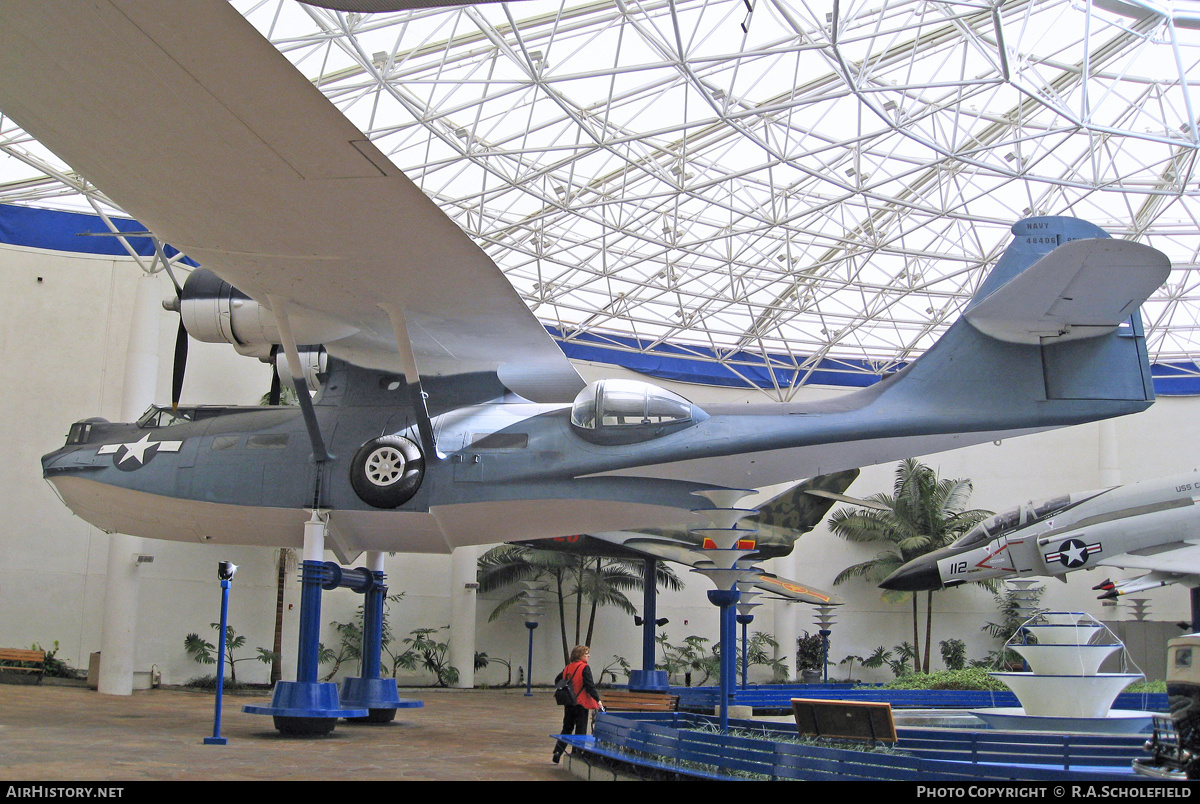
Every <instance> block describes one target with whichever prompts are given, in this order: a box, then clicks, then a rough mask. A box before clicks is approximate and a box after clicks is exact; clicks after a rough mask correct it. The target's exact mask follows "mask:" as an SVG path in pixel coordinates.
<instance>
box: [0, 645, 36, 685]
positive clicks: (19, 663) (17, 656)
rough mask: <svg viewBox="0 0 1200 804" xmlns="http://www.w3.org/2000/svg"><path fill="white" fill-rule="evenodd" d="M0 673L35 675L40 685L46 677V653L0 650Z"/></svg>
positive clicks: (11, 649) (10, 649) (16, 649)
mask: <svg viewBox="0 0 1200 804" xmlns="http://www.w3.org/2000/svg"><path fill="white" fill-rule="evenodd" d="M30 665H32V666H30ZM0 671H12V672H14V673H37V674H38V683H39V684H40V683H42V679H43V678H44V677H45V675H46V651H44V650H23V649H21V648H0Z"/></svg>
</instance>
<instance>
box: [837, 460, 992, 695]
mask: <svg viewBox="0 0 1200 804" xmlns="http://www.w3.org/2000/svg"><path fill="white" fill-rule="evenodd" d="M971 491H972V484H971V481H970V480H967V479H959V480H942V479H941V478H939V477H938V476H937V473H936V472H935V471H934V470H933V469H932V468H930V467H928V466H926V465H924V464H922V463H921V462H919V461H917V460H915V459H912V458H910V459H908V460H905V461H902V462H901V463H900V464H899V466H898V467H897V468H896V477H895V482H894V484H893V488H892V493H891V494H890V495H889V494H873V495H871V496H870V497H868V498H867V499H868V500H870V501H872V502H874V503H878V504H880V505H882V506H883V508H867V507H863V506H859V507H857V508H855V509H847V508H843V509H839V510H838V511H835V512H834V513H833V515H832V516H831V517H830V519H829V527H830V528H831V529H832V530H833V532H834V533H835V534H837V535H838V536H840V537H842V538H843V539H846V540H847V541H852V542H858V543H860V544H866V545H872V546H874V547H876V548H877V549H878V552H877V553H876V554H875V557H874V558H872V559H869V560H867V561H863V562H860V563H858V564H854V565H852V566H849V567H847V568H846V569H844V570H842V572H841V573H839V574H838V576H837V577H836V578H834V580H833V583H834V585H835V586H837V585H839V584H842V583H844V582H846V581H848V580H850V579H851V578H866V579H868V580H870V581H871V582H872V583H874V584H878V583H880V582H881V581H883V580H884V579H885V578H886V577H887V576H889V575H891V574H892V573H893V572H895V571H896V570H897V569H899V568H900V567H901V566H903V565H904V564H906V563H908V562H909V561H912V560H913V559H915V558H919V557H921V556H923V555H926V554H928V553H931V552H933V551H934V550H938V549H940V548H942V547H946V546H948V545H950V544H952V543H954V542H955V541H956V540H957V539H958V538H959V537H960V536H963V535H964V534H966V533H967V531H969V530H970V529H971V528H973V527H975V525H976V524H978V523H979V522H981V521H982V520H984V519H986V518H987V517H989V516H991V513H992V512H991V511H983V510H978V509H968V508H967V507H966V505H967V501H968V499H969V498H970V496H971ZM904 595H909V596H910V597H911V601H912V628H913V643H914V644H915V645H917V646H920V645H921V635H920V623H919V621H918V602H917V601H918V593H916V592H885V593H884V598H885V599H898V598H899V597H901V596H904ZM925 611H926V616H925V643H924V652H923V657H922V656H921V655H920V652H919V651H914V653H913V655H912V657H911V658H912V659H913V669H914V670H918V671H919V670H925V671H928V670H929V655H930V646H931V641H932V627H933V625H932V623H933V592H932V591H929V592H926V593H925Z"/></svg>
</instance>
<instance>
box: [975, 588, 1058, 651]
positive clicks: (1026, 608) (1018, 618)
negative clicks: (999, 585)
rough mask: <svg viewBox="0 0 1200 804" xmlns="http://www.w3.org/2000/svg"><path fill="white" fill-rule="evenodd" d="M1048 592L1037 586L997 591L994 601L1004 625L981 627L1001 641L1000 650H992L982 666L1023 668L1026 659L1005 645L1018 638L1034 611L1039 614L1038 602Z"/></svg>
mask: <svg viewBox="0 0 1200 804" xmlns="http://www.w3.org/2000/svg"><path fill="white" fill-rule="evenodd" d="M1045 591H1046V589H1045V587H1042V586H1033V587H1030V588H1028V589H1017V588H1015V587H1005V588H1004V589H1003V591H995V592H993V593H992V598H993V599H994V600H995V601H996V608H997V609H998V611H999V614H1000V622H989V623H987V624H986V625H984V626H983V627H982V628H980V629H979V630H980V631H986V632H987V633H988V634H990V635H991V636H993V637H995V638H996V639H997V640H999V641H1000V646H999V647H998V648H996V650H993V651H990V652H989V653H988V655H987V658H986V659H985V660H983V661H982V662H979V664H981V665H983V666H987V667H1009V666H1015V665H1021V664H1022V659H1021V656H1020V654H1018V653H1017V652H1016V651H1011V650H1008V649H1007V648H1005V647H1004V646H1005V644H1007V643H1008V641H1009V640H1010V639H1012V638H1013V637H1015V636H1016V635H1017V632H1018V631H1019V630H1020V628H1021V626H1022V625H1024V624H1025V621H1026V620H1028V619H1029V617H1030V616H1032V615H1031V614H1030V612H1035V611H1038V610H1039V609H1038V603H1039V602H1040V601H1041V599H1042V594H1043V593H1045Z"/></svg>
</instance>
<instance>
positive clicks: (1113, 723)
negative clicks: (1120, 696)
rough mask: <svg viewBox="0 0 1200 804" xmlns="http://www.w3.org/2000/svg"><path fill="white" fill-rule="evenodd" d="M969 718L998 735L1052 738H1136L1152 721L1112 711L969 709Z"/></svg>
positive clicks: (1144, 714)
mask: <svg viewBox="0 0 1200 804" xmlns="http://www.w3.org/2000/svg"><path fill="white" fill-rule="evenodd" d="M968 714H970V715H973V716H974V717H977V718H979V719H980V720H982V721H983V722H984V723H986V724H987V725H988V728H990V729H996V730H997V731H1041V732H1048V733H1051V734H1062V733H1064V732H1083V733H1086V734H1137V733H1139V732H1144V731H1149V730H1150V727H1151V726H1152V725H1153V722H1154V718H1153V716H1152V715H1151V714H1150V713H1149V712H1138V711H1136V710H1132V709H1113V710H1111V711H1109V713H1108V717H1033V716H1031V715H1027V714H1025V710H1024V709H1022V708H1021V707H1019V706H1009V707H997V708H995V709H972V710H970V711H969V712H968Z"/></svg>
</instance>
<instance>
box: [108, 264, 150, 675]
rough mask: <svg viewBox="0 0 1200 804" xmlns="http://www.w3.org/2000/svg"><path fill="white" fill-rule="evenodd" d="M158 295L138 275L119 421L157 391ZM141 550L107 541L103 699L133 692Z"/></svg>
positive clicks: (118, 538) (137, 412) (115, 537)
mask: <svg viewBox="0 0 1200 804" xmlns="http://www.w3.org/2000/svg"><path fill="white" fill-rule="evenodd" d="M161 293H162V292H161V290H160V284H159V281H158V275H157V274H143V275H142V277H141V278H140V279H138V283H137V292H136V295H135V296H134V301H133V315H132V317H131V320H130V324H129V343H128V345H127V347H126V350H125V386H124V390H123V392H122V395H121V419H122V421H127V422H131V421H134V420H136V419H137V418H138V417H139V416H141V415H142V413H143V412H145V410H146V408H147V407H149V406H150V404H151V403H152V402H153V401H154V394H155V391H156V389H157V387H158V330H159V326H158V324H159V316H160V314H161V312H162V305H161V299H162V295H161ZM142 551H143V548H142V540H141V539H139V538H135V537H133V536H126V535H124V534H116V533H114V534H112V535H110V536H109V537H108V575H107V576H106V578H105V582H104V627H103V631H102V632H101V635H100V678H99V684H98V689H99V691H100V692H102V693H104V694H106V695H131V694H132V693H133V664H134V658H135V655H136V653H137V609H138V562H137V557H138V555H139V554H140V553H142Z"/></svg>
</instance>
